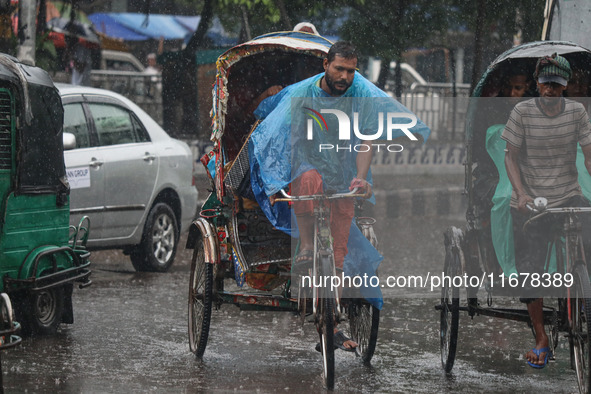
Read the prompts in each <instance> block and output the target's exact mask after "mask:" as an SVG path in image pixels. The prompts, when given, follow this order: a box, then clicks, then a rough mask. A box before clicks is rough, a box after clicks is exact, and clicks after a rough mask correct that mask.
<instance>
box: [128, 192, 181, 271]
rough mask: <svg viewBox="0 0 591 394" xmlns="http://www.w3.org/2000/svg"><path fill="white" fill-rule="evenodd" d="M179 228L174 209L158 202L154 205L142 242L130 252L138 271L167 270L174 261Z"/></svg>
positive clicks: (132, 261)
mask: <svg viewBox="0 0 591 394" xmlns="http://www.w3.org/2000/svg"><path fill="white" fill-rule="evenodd" d="M178 242H179V229H178V227H177V222H176V217H175V216H174V212H173V211H172V209H171V208H170V207H169V206H168V205H166V204H164V203H158V204H156V205H154V206H153V207H152V209H151V210H150V213H148V218H147V219H146V224H145V226H144V232H143V234H142V241H141V243H140V244H139V245H138V246H136V247H135V248H134V250H133V251H132V252H131V254H130V258H131V263H132V264H133V267H134V268H135V269H136V271H148V272H166V271H168V269H169V268H170V266H171V265H172V262H173V261H174V256H175V255H176V248H177V244H178Z"/></svg>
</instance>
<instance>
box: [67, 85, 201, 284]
mask: <svg viewBox="0 0 591 394" xmlns="http://www.w3.org/2000/svg"><path fill="white" fill-rule="evenodd" d="M56 86H57V87H58V89H59V91H60V95H61V98H62V103H63V105H64V158H65V162H66V170H67V175H68V181H69V183H70V189H71V191H70V212H71V216H70V217H71V219H70V220H71V224H75V225H77V224H78V222H79V220H80V219H81V218H82V216H84V215H86V216H89V217H90V221H91V230H90V238H89V240H88V247H89V248H91V249H122V250H123V252H124V253H125V254H128V255H129V256H130V258H131V262H132V263H133V266H134V267H135V269H136V270H138V271H159V272H163V271H166V270H168V268H170V266H171V264H172V263H173V261H174V257H175V254H176V249H177V245H178V242H179V234H180V232H182V231H185V230H186V229H187V228H188V227H189V225H190V223H191V220H192V219H193V216H194V215H195V211H196V208H197V189H196V188H195V186H194V183H193V177H192V171H193V158H192V154H191V151H190V149H189V147H188V145H187V144H186V143H184V142H182V141H178V140H176V139H174V138H171V137H170V136H169V135H168V134H166V132H165V131H164V130H163V129H162V128H161V127H160V126H159V125H158V124H157V123H156V122H155V121H154V120H153V119H152V118H151V117H150V116H149V115H148V114H146V113H145V112H144V111H143V110H142V109H141V108H139V107H138V106H137V105H135V104H134V103H133V102H131V101H130V100H128V99H127V98H125V97H123V96H121V95H119V94H117V93H114V92H111V91H108V90H103V89H94V88H89V87H83V86H72V85H64V84H57V85H56Z"/></svg>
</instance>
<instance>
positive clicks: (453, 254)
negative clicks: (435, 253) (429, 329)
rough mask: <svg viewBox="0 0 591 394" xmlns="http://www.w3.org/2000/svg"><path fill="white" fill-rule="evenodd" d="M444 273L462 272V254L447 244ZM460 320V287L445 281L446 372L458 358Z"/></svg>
mask: <svg viewBox="0 0 591 394" xmlns="http://www.w3.org/2000/svg"><path fill="white" fill-rule="evenodd" d="M444 274H445V276H446V277H450V278H453V277H454V276H456V275H459V274H460V256H459V253H458V251H457V250H454V249H452V248H451V247H449V246H446V253H445V265H444ZM459 321H460V289H459V288H458V287H457V286H453V283H449V282H446V281H444V283H443V286H442V288H441V315H440V336H441V364H442V366H443V369H445V372H446V373H449V372H451V370H452V368H453V365H454V361H455V358H456V348H457V344H458V327H459Z"/></svg>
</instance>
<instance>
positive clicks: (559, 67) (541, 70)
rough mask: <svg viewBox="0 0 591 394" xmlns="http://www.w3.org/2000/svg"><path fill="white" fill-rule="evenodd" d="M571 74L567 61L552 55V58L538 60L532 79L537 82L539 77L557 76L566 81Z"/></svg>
mask: <svg viewBox="0 0 591 394" xmlns="http://www.w3.org/2000/svg"><path fill="white" fill-rule="evenodd" d="M571 74H572V71H571V69H570V64H569V62H568V60H566V59H565V58H564V57H562V56H560V55H558V54H556V53H554V54H553V55H552V56H544V57H542V58H540V59H539V60H538V63H537V64H536V72H535V73H534V78H535V79H536V80H537V79H538V78H539V77H550V76H558V77H562V78H564V79H566V80H567V81H568V80H569V79H570V76H571Z"/></svg>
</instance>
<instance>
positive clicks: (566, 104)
mask: <svg viewBox="0 0 591 394" xmlns="http://www.w3.org/2000/svg"><path fill="white" fill-rule="evenodd" d="M534 77H535V79H536V83H537V88H538V92H539V94H540V97H537V98H533V99H530V100H527V101H523V102H521V103H519V104H517V105H516V106H515V108H514V109H513V111H512V112H511V115H510V117H509V121H508V122H507V124H506V126H505V130H504V131H503V135H502V138H503V139H504V140H505V141H507V149H506V155H505V167H506V169H507V175H508V176H509V180H510V181H511V184H512V186H513V194H512V196H511V215H512V218H513V231H514V241H515V264H516V267H517V270H518V271H519V272H520V273H530V274H531V273H541V272H543V269H544V264H545V261H546V252H547V245H548V242H549V241H551V240H552V237H553V234H554V233H553V232H552V230H551V226H549V223H548V222H545V223H542V222H543V220H540V221H538V223H537V224H535V222H534V224H533V225H532V226H530V227H529V228H528V231H527V232H524V231H523V224H524V223H525V221H526V220H527V219H528V218H529V216H530V215H529V214H530V212H529V209H528V208H527V204H530V203H532V202H533V198H535V197H545V198H547V199H548V207H556V206H588V205H589V203H588V201H587V200H586V199H585V198H584V197H583V195H582V192H581V187H580V186H579V183H578V180H577V176H578V173H577V168H576V154H577V143H578V144H580V145H581V148H582V150H583V153H584V156H585V167H586V168H587V171H589V173H591V126H590V124H589V116H588V115H587V112H586V111H585V108H584V106H583V105H582V104H580V103H577V102H576V101H572V100H568V99H565V98H563V97H562V93H563V91H564V90H565V89H566V86H567V83H568V80H569V79H570V77H571V68H570V64H569V62H568V61H567V60H566V59H565V58H564V57H562V56H558V55H557V54H554V55H552V56H545V57H543V58H541V59H539V60H538V63H537V65H536V72H535V73H534ZM532 285H533V283H532ZM531 290H533V291H535V290H540V289H534V288H532V289H531ZM522 301H524V302H526V303H527V309H528V313H529V316H530V319H531V321H532V324H533V327H534V330H535V333H536V345H535V347H534V348H533V349H532V350H530V351H529V352H527V354H526V355H525V357H526V359H527V362H528V364H529V365H530V366H532V367H534V368H543V367H544V366H545V365H546V363H547V361H548V357H549V356H550V349H549V348H548V343H549V342H548V336H547V335H546V332H545V329H544V318H543V310H542V307H543V299H542V298H527V299H522Z"/></svg>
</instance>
